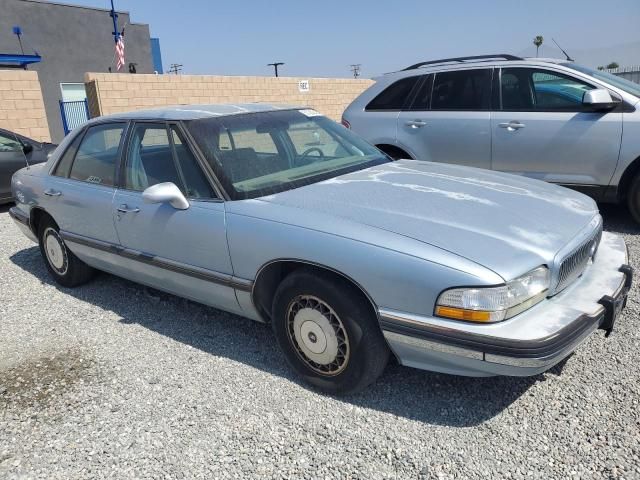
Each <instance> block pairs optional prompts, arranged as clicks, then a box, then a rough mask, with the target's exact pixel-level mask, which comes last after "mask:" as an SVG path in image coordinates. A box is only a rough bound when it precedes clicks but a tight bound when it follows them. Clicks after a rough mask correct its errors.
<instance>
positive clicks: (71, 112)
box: [60, 99, 91, 135]
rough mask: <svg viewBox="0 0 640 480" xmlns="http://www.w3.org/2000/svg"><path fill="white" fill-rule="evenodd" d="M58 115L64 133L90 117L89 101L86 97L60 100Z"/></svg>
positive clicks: (82, 123)
mask: <svg viewBox="0 0 640 480" xmlns="http://www.w3.org/2000/svg"><path fill="white" fill-rule="evenodd" d="M60 115H62V128H64V134H65V135H66V134H67V133H69V132H70V131H71V130H73V129H74V128H76V127H79V126H80V125H84V124H85V123H86V122H87V121H88V120H89V118H91V116H90V115H89V103H88V102H87V100H86V99H84V100H78V101H75V102H63V101H62V100H60Z"/></svg>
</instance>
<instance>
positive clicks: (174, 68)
mask: <svg viewBox="0 0 640 480" xmlns="http://www.w3.org/2000/svg"><path fill="white" fill-rule="evenodd" d="M182 67H183V65H182V64H181V63H172V64H171V67H169V73H173V74H175V75H177V74H178V73H179V72H180V71H182Z"/></svg>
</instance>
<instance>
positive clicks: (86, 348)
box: [0, 207, 640, 479]
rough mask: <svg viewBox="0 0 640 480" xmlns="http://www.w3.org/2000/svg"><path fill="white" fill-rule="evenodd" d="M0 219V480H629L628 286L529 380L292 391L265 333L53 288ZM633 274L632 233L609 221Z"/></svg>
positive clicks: (108, 294)
mask: <svg viewBox="0 0 640 480" xmlns="http://www.w3.org/2000/svg"><path fill="white" fill-rule="evenodd" d="M7 210H8V208H7V207H0V478H51V479H53V478H60V479H69V478H89V477H91V478H118V479H121V478H143V477H144V478H161V477H162V478H165V477H167V478H168V477H170V478H314V479H315V478H366V479H377V478H399V479H409V478H440V477H442V478H525V477H526V478H545V479H548V478H640V369H639V368H638V363H639V360H640V359H639V356H638V353H639V352H640V333H639V332H638V310H639V305H638V299H639V291H638V283H637V282H636V284H635V285H634V288H633V291H632V292H631V295H630V298H629V303H628V308H627V310H626V312H625V314H624V316H623V317H622V318H620V320H619V322H618V323H617V325H616V330H615V332H614V333H613V335H612V336H611V337H610V338H609V339H608V340H605V339H604V336H603V335H602V333H601V332H599V333H597V334H595V335H592V337H591V338H590V339H589V340H588V341H587V342H586V343H585V344H584V345H582V347H581V348H580V349H579V350H578V351H577V352H576V353H575V354H574V355H573V356H572V357H570V358H569V359H568V361H566V362H565V363H564V364H563V365H561V366H558V367H555V368H554V369H553V370H552V371H550V372H547V373H545V374H543V375H539V376H537V377H533V378H489V379H474V378H464V377H455V376H448V375H438V374H434V373H429V372H422V371H418V370H413V369H409V368H403V367H400V366H397V365H391V366H389V367H388V368H387V370H386V371H385V373H384V375H383V376H382V378H381V379H380V380H379V381H378V383H376V384H375V385H373V386H372V387H370V388H369V389H368V390H366V391H365V392H363V393H361V394H358V395H354V396H351V397H348V398H341V399H336V398H331V397H327V396H323V395H320V394H318V393H316V392H314V391H312V390H310V389H308V388H306V387H305V386H303V385H300V384H299V383H298V381H297V380H296V378H295V377H294V376H293V375H292V374H291V372H290V371H289V370H288V368H287V367H286V365H285V362H284V358H283V356H282V355H281V354H280V352H279V351H278V349H277V347H276V346H275V342H274V340H273V338H272V335H271V331H270V329H269V328H268V327H266V326H264V325H260V324H256V323H254V322H251V321H248V320H244V319H242V318H239V317H236V316H233V315H230V314H226V313H223V312H219V311H217V310H214V309H210V308H206V307H202V306H200V305H197V304H194V303H191V302H188V301H184V300H182V299H179V298H176V297H173V296H170V295H165V294H160V293H158V292H155V291H151V290H148V289H145V288H144V287H141V286H138V285H135V284H133V283H131V282H128V281H126V280H122V279H119V278H115V277H113V276H110V275H106V274H102V275H100V276H99V277H98V278H96V280H94V281H93V282H92V283H90V284H89V285H86V286H83V287H81V288H78V289H74V290H69V289H64V288H60V287H57V286H56V285H53V284H52V282H51V280H50V279H49V277H48V276H47V274H46V271H45V267H44V264H43V263H42V260H41V258H40V254H39V251H38V249H37V248H36V246H34V244H32V243H30V241H29V240H27V239H26V238H25V237H23V236H22V234H20V233H19V231H18V230H17V228H16V227H15V226H14V225H13V224H12V222H11V220H10V218H9V216H8V214H7V213H6V212H7ZM603 214H604V216H605V218H606V228H607V229H608V230H611V231H616V232H621V233H622V234H624V236H625V238H626V240H627V242H628V244H629V247H630V251H631V255H632V262H633V263H635V267H636V269H637V270H640V269H638V266H639V265H638V260H637V259H638V258H639V257H640V228H639V227H637V226H634V225H633V224H632V222H630V221H629V220H628V216H627V214H626V213H625V212H624V211H623V210H619V209H617V208H612V207H608V208H606V209H604V212H603Z"/></svg>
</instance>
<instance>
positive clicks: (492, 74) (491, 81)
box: [414, 66, 497, 112]
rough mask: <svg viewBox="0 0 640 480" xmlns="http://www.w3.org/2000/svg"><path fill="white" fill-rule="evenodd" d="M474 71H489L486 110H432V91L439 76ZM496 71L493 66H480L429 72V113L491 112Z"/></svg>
mask: <svg viewBox="0 0 640 480" xmlns="http://www.w3.org/2000/svg"><path fill="white" fill-rule="evenodd" d="M474 70H489V102H488V106H487V107H486V108H455V109H443V108H439V109H437V110H434V109H433V90H434V88H435V85H436V80H437V79H438V75H439V74H445V73H453V72H471V71H474ZM496 70H497V68H496V67H493V66H481V67H477V68H456V69H450V70H439V71H437V72H431V73H433V80H432V81H431V96H430V98H429V111H433V112H489V111H491V110H492V109H493V96H494V94H493V89H494V77H495V75H496ZM425 76H426V75H425ZM416 94H417V92H416ZM414 99H415V97H414ZM423 111H424V110H423Z"/></svg>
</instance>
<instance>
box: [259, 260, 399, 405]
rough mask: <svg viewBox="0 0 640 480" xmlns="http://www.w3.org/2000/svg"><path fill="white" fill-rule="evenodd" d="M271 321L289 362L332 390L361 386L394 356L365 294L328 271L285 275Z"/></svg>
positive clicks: (350, 390) (347, 390) (319, 385)
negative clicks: (390, 352)
mask: <svg viewBox="0 0 640 480" xmlns="http://www.w3.org/2000/svg"><path fill="white" fill-rule="evenodd" d="M271 324H272V327H273V331H274V333H275V336H276V339H277V341H278V344H279V345H280V347H281V348H282V351H283V352H284V354H285V358H286V359H287V361H288V363H289V364H290V365H291V366H292V367H293V368H294V369H295V370H296V372H297V373H298V374H300V375H301V376H302V377H303V379H304V380H305V381H307V382H308V383H310V384H312V385H314V386H315V387H317V388H319V389H320V390H322V391H324V392H327V393H332V394H348V393H354V392H357V391H359V390H362V389H363V388H365V387H366V386H367V385H369V384H371V383H373V382H374V381H375V380H376V379H377V378H378V377H379V376H380V374H381V373H382V371H383V370H384V367H385V366H386V364H387V360H388V358H389V348H388V346H387V343H386V341H385V339H384V337H383V335H382V331H381V330H380V326H379V324H378V320H377V317H376V315H375V310H374V308H373V306H372V305H371V303H370V302H369V301H368V300H367V298H366V296H365V295H364V294H363V292H362V291H360V290H359V289H358V288H356V287H355V286H354V285H353V284H351V283H350V282H349V281H347V280H346V279H344V278H342V277H340V276H338V275H334V274H332V273H330V272H326V271H324V270H320V269H313V268H308V269H307V268H301V269H299V270H296V271H294V272H293V273H291V274H289V275H288V276H287V277H286V278H285V279H284V280H282V282H281V283H280V285H279V286H278V289H277V291H276V294H275V297H274V300H273V308H272V320H271Z"/></svg>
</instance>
